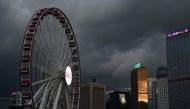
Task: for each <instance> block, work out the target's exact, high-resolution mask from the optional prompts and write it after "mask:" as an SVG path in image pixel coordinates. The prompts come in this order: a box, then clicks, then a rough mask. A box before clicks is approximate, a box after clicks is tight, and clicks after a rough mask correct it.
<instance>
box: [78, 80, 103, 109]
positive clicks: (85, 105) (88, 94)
mask: <svg viewBox="0 0 190 109" xmlns="http://www.w3.org/2000/svg"><path fill="white" fill-rule="evenodd" d="M105 105H106V103H105V85H102V84H97V83H94V82H90V83H88V84H84V85H81V92H80V105H79V109H105Z"/></svg>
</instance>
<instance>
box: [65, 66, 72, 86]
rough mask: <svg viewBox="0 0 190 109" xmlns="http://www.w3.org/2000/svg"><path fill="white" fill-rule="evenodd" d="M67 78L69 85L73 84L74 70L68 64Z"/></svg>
mask: <svg viewBox="0 0 190 109" xmlns="http://www.w3.org/2000/svg"><path fill="white" fill-rule="evenodd" d="M65 80H66V83H67V85H71V82H72V71H71V68H70V67H69V66H67V68H66V71H65Z"/></svg>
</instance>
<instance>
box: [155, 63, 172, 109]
mask: <svg viewBox="0 0 190 109" xmlns="http://www.w3.org/2000/svg"><path fill="white" fill-rule="evenodd" d="M156 84H157V86H156V88H157V101H158V109H169V100H168V73H167V68H166V67H159V68H158V69H157V75H156Z"/></svg>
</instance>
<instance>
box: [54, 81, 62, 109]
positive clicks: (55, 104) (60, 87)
mask: <svg viewBox="0 0 190 109" xmlns="http://www.w3.org/2000/svg"><path fill="white" fill-rule="evenodd" d="M61 89H62V81H61V83H60V84H59V87H58V90H57V94H56V97H55V101H54V105H53V108H52V109H56V108H57V106H58V101H59V97H60V94H61Z"/></svg>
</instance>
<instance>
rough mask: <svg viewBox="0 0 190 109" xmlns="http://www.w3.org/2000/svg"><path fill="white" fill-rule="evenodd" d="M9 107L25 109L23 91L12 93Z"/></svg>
mask: <svg viewBox="0 0 190 109" xmlns="http://www.w3.org/2000/svg"><path fill="white" fill-rule="evenodd" d="M9 109H24V108H23V105H22V95H21V92H13V93H11V100H10V106H9Z"/></svg>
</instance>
